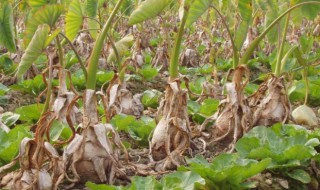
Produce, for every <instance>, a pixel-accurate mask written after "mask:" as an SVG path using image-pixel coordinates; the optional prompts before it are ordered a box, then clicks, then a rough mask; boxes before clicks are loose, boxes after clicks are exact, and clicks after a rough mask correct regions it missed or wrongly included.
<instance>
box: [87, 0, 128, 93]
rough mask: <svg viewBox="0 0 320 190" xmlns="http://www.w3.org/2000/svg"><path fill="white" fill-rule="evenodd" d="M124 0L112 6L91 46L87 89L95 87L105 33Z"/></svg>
mask: <svg viewBox="0 0 320 190" xmlns="http://www.w3.org/2000/svg"><path fill="white" fill-rule="evenodd" d="M123 1H124V0H119V1H118V2H117V4H116V6H115V7H114V9H113V11H112V13H111V15H110V17H109V18H108V20H107V22H106V24H105V25H104V26H103V28H102V31H101V33H100V34H99V36H98V37H97V40H96V43H95V44H94V46H93V51H92V53H91V55H90V58H89V65H88V80H87V86H86V87H87V89H91V90H95V88H96V80H97V78H96V74H97V70H98V62H99V57H100V54H101V51H102V48H103V44H104V41H105V39H106V37H107V33H108V31H109V29H110V27H111V24H112V20H113V18H114V17H115V16H116V13H117V12H118V10H119V8H120V6H121V4H122V3H123Z"/></svg>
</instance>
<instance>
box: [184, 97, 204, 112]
mask: <svg viewBox="0 0 320 190" xmlns="http://www.w3.org/2000/svg"><path fill="white" fill-rule="evenodd" d="M187 107H188V113H189V114H195V113H198V112H199V110H200V107H201V106H200V104H199V103H198V102H196V101H193V100H188V103H187Z"/></svg>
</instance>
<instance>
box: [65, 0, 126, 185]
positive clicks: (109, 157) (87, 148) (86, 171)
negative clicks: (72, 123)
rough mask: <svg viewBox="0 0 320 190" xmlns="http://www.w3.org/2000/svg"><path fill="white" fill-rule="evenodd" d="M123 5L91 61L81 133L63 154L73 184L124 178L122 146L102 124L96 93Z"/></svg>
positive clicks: (99, 39)
mask: <svg viewBox="0 0 320 190" xmlns="http://www.w3.org/2000/svg"><path fill="white" fill-rule="evenodd" d="M123 2H124V1H123V0H119V1H118V2H117V4H116V5H115V7H114V9H113V11H112V13H111V15H110V16H109V18H108V20H107V22H106V23H105V25H104V26H103V28H102V30H101V32H100V33H99V35H98V37H97V39H96V42H95V44H94V47H93V51H92V53H91V55H90V58H89V59H88V69H87V73H88V77H87V84H86V90H85V91H84V93H83V97H82V100H83V119H82V123H81V130H80V131H81V132H80V134H77V135H76V136H75V138H74V139H73V140H72V141H71V142H70V144H69V145H68V146H67V147H66V149H65V151H64V154H63V158H64V162H65V170H66V172H67V175H68V178H69V180H70V181H72V182H79V181H80V182H85V181H88V180H90V181H93V182H95V183H109V184H112V183H113V182H114V179H115V176H119V177H125V174H124V173H123V172H122V171H121V170H120V167H121V164H120V162H119V154H120V151H121V149H122V147H123V146H122V143H121V141H120V137H119V135H118V133H117V132H116V131H115V130H114V129H113V127H112V126H111V125H110V124H102V123H100V121H99V116H98V111H97V95H96V90H95V88H96V73H97V69H98V61H99V56H100V54H101V50H102V48H103V45H104V41H105V38H106V37H107V33H108V31H109V29H110V27H111V25H112V20H113V19H114V17H115V15H116V13H117V11H118V10H119V8H120V6H121V4H122V3H123ZM108 134H111V136H110V137H109V135H108Z"/></svg>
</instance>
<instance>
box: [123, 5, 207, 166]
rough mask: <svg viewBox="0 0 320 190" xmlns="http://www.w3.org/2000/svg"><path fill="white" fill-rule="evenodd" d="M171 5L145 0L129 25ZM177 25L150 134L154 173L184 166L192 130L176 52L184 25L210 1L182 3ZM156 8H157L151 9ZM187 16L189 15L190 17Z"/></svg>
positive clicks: (179, 47)
mask: <svg viewBox="0 0 320 190" xmlns="http://www.w3.org/2000/svg"><path fill="white" fill-rule="evenodd" d="M171 3H172V2H171V1H170V0H168V1H154V0H147V1H144V2H142V3H141V4H140V5H139V6H138V8H137V9H136V10H135V11H134V12H133V13H132V15H131V16H130V18H129V23H131V24H136V23H139V22H142V21H144V20H146V19H149V18H152V17H155V16H156V15H158V14H159V13H160V12H161V11H162V10H163V9H165V8H166V7H167V6H169V5H170V4H171ZM179 3H180V13H182V14H180V26H179V29H178V31H177V34H176V38H175V43H174V46H173V50H172V53H171V56H170V65H169V73H170V76H169V81H168V84H167V87H166V91H165V96H164V100H163V101H162V102H161V103H160V107H159V110H158V118H159V122H158V124H157V126H156V128H155V130H154V132H153V135H152V139H151V143H150V154H151V158H152V160H153V161H156V163H157V166H156V170H165V169H175V168H176V167H177V166H179V165H180V164H181V163H183V159H184V158H183V154H184V153H185V151H186V150H188V149H189V148H190V141H191V130H190V124H189V118H188V112H187V98H188V96H187V91H186V90H183V89H181V87H180V84H181V79H180V77H179V73H178V66H179V53H180V49H181V43H182V38H183V34H184V31H185V27H186V25H190V24H192V23H193V22H194V21H196V20H197V18H198V17H200V16H201V15H202V13H204V12H205V11H206V9H207V8H208V7H209V5H210V4H211V2H209V1H205V3H204V4H202V5H201V6H195V5H199V4H201V3H200V1H197V0H196V1H190V0H186V1H181V2H179ZM154 8H156V9H154ZM189 13H190V14H189Z"/></svg>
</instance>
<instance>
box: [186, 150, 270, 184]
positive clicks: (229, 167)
mask: <svg viewBox="0 0 320 190" xmlns="http://www.w3.org/2000/svg"><path fill="white" fill-rule="evenodd" d="M187 162H188V163H189V166H188V167H186V168H183V167H182V169H183V170H190V171H193V172H196V173H197V174H199V175H200V176H201V177H202V178H204V179H205V180H206V185H205V186H203V185H202V188H204V189H218V188H217V187H219V188H220V189H241V187H242V183H243V182H244V181H245V180H246V179H248V178H249V177H252V176H254V175H256V174H258V173H260V172H262V171H263V170H265V169H266V168H267V167H268V165H269V164H270V162H271V159H269V158H268V159H263V160H261V161H260V162H258V161H256V160H251V159H242V158H241V157H240V156H239V155H238V154H220V155H219V156H217V157H215V158H214V159H213V160H212V163H211V164H209V163H208V162H207V161H206V160H205V159H204V158H202V159H201V157H200V159H199V157H198V158H194V159H191V160H189V161H187Z"/></svg>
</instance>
